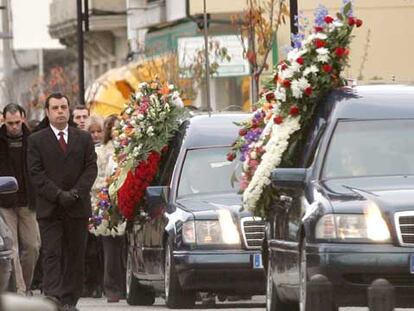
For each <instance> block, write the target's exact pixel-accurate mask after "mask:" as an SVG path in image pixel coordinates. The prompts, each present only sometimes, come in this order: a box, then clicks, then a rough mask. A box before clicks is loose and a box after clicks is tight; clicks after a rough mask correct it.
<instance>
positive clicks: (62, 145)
mask: <svg viewBox="0 0 414 311" xmlns="http://www.w3.org/2000/svg"><path fill="white" fill-rule="evenodd" d="M58 135H59V145H60V148H62V151H63V152H66V150H67V148H68V145H67V144H66V141H65V137H64V136H65V133H63V132H59V134H58Z"/></svg>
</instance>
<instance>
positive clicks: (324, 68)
mask: <svg viewBox="0 0 414 311" xmlns="http://www.w3.org/2000/svg"><path fill="white" fill-rule="evenodd" d="M322 70H323V71H325V72H327V73H329V72H331V71H332V66H331V65H329V64H323V65H322Z"/></svg>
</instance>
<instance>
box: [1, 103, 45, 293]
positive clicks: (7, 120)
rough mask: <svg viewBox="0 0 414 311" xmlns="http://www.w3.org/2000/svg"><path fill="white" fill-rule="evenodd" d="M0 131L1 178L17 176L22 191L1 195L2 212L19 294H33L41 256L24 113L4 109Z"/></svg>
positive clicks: (17, 108) (14, 107)
mask: <svg viewBox="0 0 414 311" xmlns="http://www.w3.org/2000/svg"><path fill="white" fill-rule="evenodd" d="M3 115H4V124H3V125H2V126H1V128H0V176H14V177H15V178H16V179H17V182H18V186H19V190H18V192H17V193H13V194H2V195H0V212H1V214H2V216H3V218H4V219H5V221H6V223H7V225H8V227H9V229H10V230H11V232H12V237H13V266H14V277H15V281H16V290H17V293H18V294H22V295H26V294H28V293H30V288H31V283H32V279H33V273H34V268H35V266H36V262H37V258H38V256H39V248H40V234H39V227H38V223H37V221H36V214H35V211H34V207H35V202H34V196H33V193H34V192H33V189H32V186H31V183H30V180H29V175H28V169H27V164H26V152H27V139H28V136H29V134H30V131H29V129H28V128H27V127H26V125H25V124H24V116H25V112H24V110H23V108H22V107H20V106H19V105H16V104H9V105H7V106H6V107H5V108H4V110H3Z"/></svg>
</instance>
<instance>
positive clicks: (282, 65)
mask: <svg viewBox="0 0 414 311" xmlns="http://www.w3.org/2000/svg"><path fill="white" fill-rule="evenodd" d="M287 68H288V65H286V63H282V64H281V65H280V69H282V70H285V69H287Z"/></svg>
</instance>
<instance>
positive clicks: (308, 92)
mask: <svg viewBox="0 0 414 311" xmlns="http://www.w3.org/2000/svg"><path fill="white" fill-rule="evenodd" d="M312 92H313V90H312V87H311V86H308V87H307V88H306V89H305V91H304V93H305V94H306V95H307V96H311V95H312Z"/></svg>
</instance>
